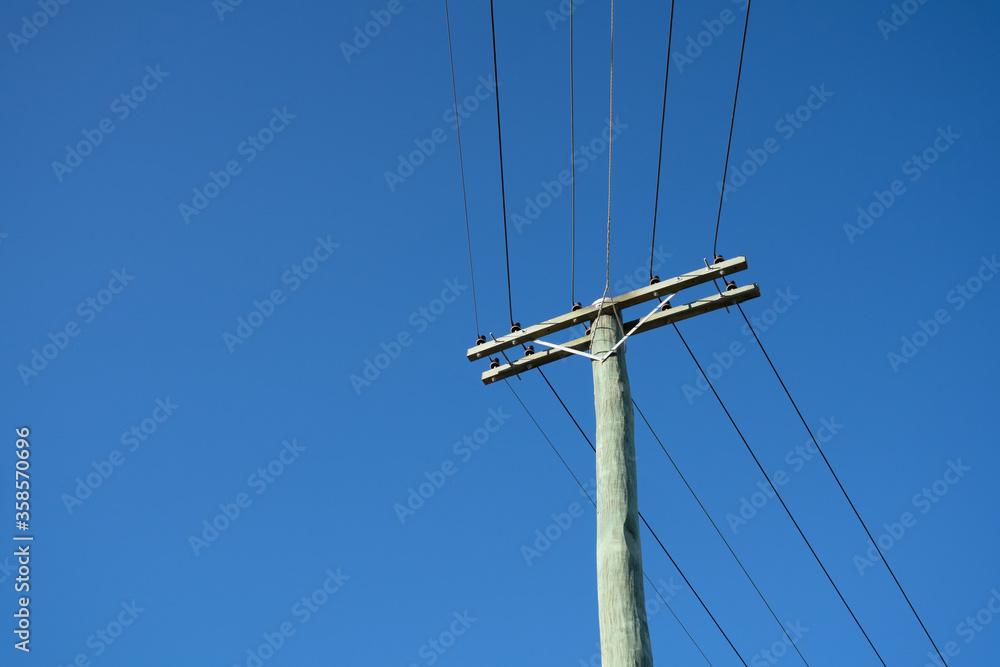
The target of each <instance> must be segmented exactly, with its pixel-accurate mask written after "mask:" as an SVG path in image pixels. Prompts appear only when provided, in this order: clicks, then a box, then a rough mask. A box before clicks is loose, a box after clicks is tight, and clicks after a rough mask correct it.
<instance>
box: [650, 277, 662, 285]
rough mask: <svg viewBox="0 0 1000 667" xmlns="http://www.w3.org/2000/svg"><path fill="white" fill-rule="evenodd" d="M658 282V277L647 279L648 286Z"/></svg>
mask: <svg viewBox="0 0 1000 667" xmlns="http://www.w3.org/2000/svg"><path fill="white" fill-rule="evenodd" d="M658 282H660V276H653V277H652V278H650V279H649V284H650V285H655V284H656V283H658Z"/></svg>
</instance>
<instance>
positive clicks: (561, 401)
mask: <svg viewBox="0 0 1000 667" xmlns="http://www.w3.org/2000/svg"><path fill="white" fill-rule="evenodd" d="M535 370H537V371H538V372H539V373H540V374H541V376H542V378H543V379H544V380H545V384H547V385H549V389H551V390H552V393H553V394H555V397H556V399H557V400H558V401H559V404H560V405H561V406H562V407H563V410H565V411H566V414H567V415H569V418H570V419H572V420H573V423H574V424H576V428H577V430H578V431H580V435H582V436H583V439H584V440H586V441H587V444H588V445H590V448H591V449H592V450H594V453H595V454H596V453H597V447H595V446H594V443H593V442H591V441H590V438H589V437H588V436H587V434H586V433H585V432H584V430H583V429H582V428H581V427H580V423H579V422H578V421H577V420H576V417H574V416H573V413H572V412H570V410H569V408H568V407H566V404H565V403H564V402H563V400H562V398H561V397H560V396H559V392H557V391H556V389H555V387H553V386H552V383H551V382H549V379H548V378H547V377H546V376H545V373H544V372H543V371H542V369H541V368H536V369H535ZM639 518H640V519H642V522H643V523H644V524H646V528H647V529H648V530H649V532H650V534H651V535H652V536H653V539H655V540H656V543H657V544H659V545H660V548H661V549H662V550H663V553H665V554H666V555H667V558H669V559H670V562H671V563H672V564H673V566H674V567H675V568H676V569H677V573H678V574H679V575H681V579H683V580H684V583H685V584H687V586H688V588H690V589H691V592H692V593H694V596H695V597H696V598H698V602H700V603H701V606H702V608H703V609H704V610H705V613H706V614H708V617H709V618H710V619H712V622H713V623H715V627H717V628H718V629H719V632H721V633H722V636H723V637H725V639H726V642H727V643H728V644H729V647H730V648H732V649H733V652H734V653H736V657H738V658H739V659H740V662H742V663H743V665H744V667H749V666H748V665H747V662H746V660H744V659H743V656H742V655H740V652H739V651H738V650H737V649H736V647H735V646H734V645H733V642H732V641H731V640H730V639H729V635H727V634H726V631H725V630H723V629H722V626H721V625H719V622H718V621H717V620H716V619H715V615H714V614H712V612H711V611H710V610H709V608H708V605H707V604H705V601H704V600H702V599H701V596H700V595H698V591H696V590H695V587H694V586H692V585H691V582H690V581H689V580H688V578H687V576H686V575H685V574H684V571H683V570H682V569H681V568H680V566H679V565H678V564H677V561H675V560H674V557H673V556H671V555H670V552H669V551H667V548H666V547H665V546H663V542H661V541H660V538H659V537H658V536H657V535H656V533H655V532H654V531H653V529H652V528H651V527H650V525H649V522H648V521H646V517H644V516H643V515H642V512H639Z"/></svg>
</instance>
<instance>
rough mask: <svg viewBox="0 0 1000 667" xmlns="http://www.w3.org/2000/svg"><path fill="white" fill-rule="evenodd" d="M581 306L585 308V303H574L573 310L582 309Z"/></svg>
mask: <svg viewBox="0 0 1000 667" xmlns="http://www.w3.org/2000/svg"><path fill="white" fill-rule="evenodd" d="M581 308H583V304H582V303H580V302H579V301H577V302H576V303H574V304H573V310H580V309H581Z"/></svg>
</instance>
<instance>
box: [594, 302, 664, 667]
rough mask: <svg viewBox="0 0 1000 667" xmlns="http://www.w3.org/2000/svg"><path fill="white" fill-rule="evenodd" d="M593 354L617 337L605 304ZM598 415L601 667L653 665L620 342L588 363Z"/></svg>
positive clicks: (628, 394)
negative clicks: (592, 371) (599, 358)
mask: <svg viewBox="0 0 1000 667" xmlns="http://www.w3.org/2000/svg"><path fill="white" fill-rule="evenodd" d="M592 331H593V341H594V343H593V347H592V352H593V353H594V354H596V355H598V356H600V355H603V354H605V353H606V352H607V351H608V350H610V349H611V348H612V347H614V344H615V343H616V342H618V340H619V339H620V338H621V337H622V336H623V333H622V330H621V326H620V325H619V323H618V318H617V316H616V315H615V313H614V312H613V311H612V310H611V307H609V306H608V305H607V304H606V305H605V308H604V310H603V311H602V312H601V314H600V316H599V317H598V318H597V320H596V321H595V322H594V324H593V327H592ZM592 363H593V370H594V405H595V410H596V413H597V457H596V458H597V606H598V618H599V620H600V628H601V665H603V667H653V651H652V649H651V648H650V644H649V627H648V625H647V623H646V595H645V591H644V589H643V577H642V550H641V545H640V542H639V498H638V492H637V489H636V470H635V415H634V413H633V411H632V394H631V391H630V390H629V383H628V370H627V368H626V367H625V345H622V346H621V347H619V348H618V349H617V350H616V351H615V353H614V354H612V355H611V356H610V357H608V358H607V360H606V361H604V362H600V361H594V362H592Z"/></svg>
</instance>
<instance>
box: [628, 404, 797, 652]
mask: <svg viewBox="0 0 1000 667" xmlns="http://www.w3.org/2000/svg"><path fill="white" fill-rule="evenodd" d="M632 405H634V406H635V409H636V412H638V413H639V416H640V417H642V421H644V422H646V427H647V428H648V429H649V432H650V433H652V434H653V437H654V438H656V442H657V443H659V445H660V449H662V450H663V453H664V454H666V455H667V459H669V460H670V465H672V466H673V467H674V470H676V471H677V474H678V475H679V476H680V478H681V481H682V482H684V486H686V487H687V489H688V491H690V492H691V495H692V496H694V499H695V501H696V502H697V503H698V507H700V508H701V511H702V512H704V513H705V516H706V517H708V520H709V521H710V522H711V523H712V527H713V528H715V532H717V533H718V534H719V537H721V538H722V541H723V542H724V543H725V545H726V548H727V549H729V553H731V554H732V555H733V558H735V559H736V563H737V564H738V565H739V566H740V569H741V570H743V574H745V575H746V577H747V579H749V580H750V584H751V585H752V586H753V589H754V590H755V591H757V595H758V596H760V599H761V602H763V603H764V606H765V607H767V610H768V611H769V612H771V616H773V617H774V620H775V621H776V622H777V623H778V627H779V628H781V631H782V632H784V633H785V637H786V638H787V639H788V641H789V643H790V644H791V645H792V647H793V648H794V649H795V652H796V653H798V654H799V657H800V658H802V662H803V663H805V665H806V667H808V666H809V662H808V661H807V660H806V659H805V656H803V655H802V652H801V651H799V647H798V646H796V645H795V642H794V641H793V640H792V638H791V636H789V634H788V630H786V629H785V626H784V625H783V624H782V623H781V620H780V619H779V618H778V616H777V614H775V613H774V610H773V609H771V605H770V604H768V602H767V600H766V599H765V598H764V594H763V593H761V592H760V589H759V588H757V583H756V582H755V581H754V580H753V577H751V576H750V573H749V572H747V569H746V568H745V567H744V566H743V562H742V561H741V560H740V558H739V556H737V555H736V552H735V551H733V548H732V547H731V546H730V545H729V540H727V539H726V536H725V535H723V534H722V531H721V530H719V526H718V525H717V524H716V523H715V519H713V518H712V515H711V514H709V513H708V510H707V509H705V506H704V505H703V504H702V502H701V499H700V498H698V494H697V493H695V492H694V489H693V488H691V485H690V484H688V481H687V478H685V477H684V474H683V473H682V472H681V469H680V468H678V467H677V464H676V463H675V462H674V457H672V456H670V452H668V451H667V448H666V447H664V445H663V441H662V440H660V436H658V435H656V431H654V430H653V426H652V425H651V424H650V423H649V420H648V419H646V415H645V414H643V412H642V410H641V409H640V408H639V404H638V403H636V402H635V399H634V398H633V399H632Z"/></svg>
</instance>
